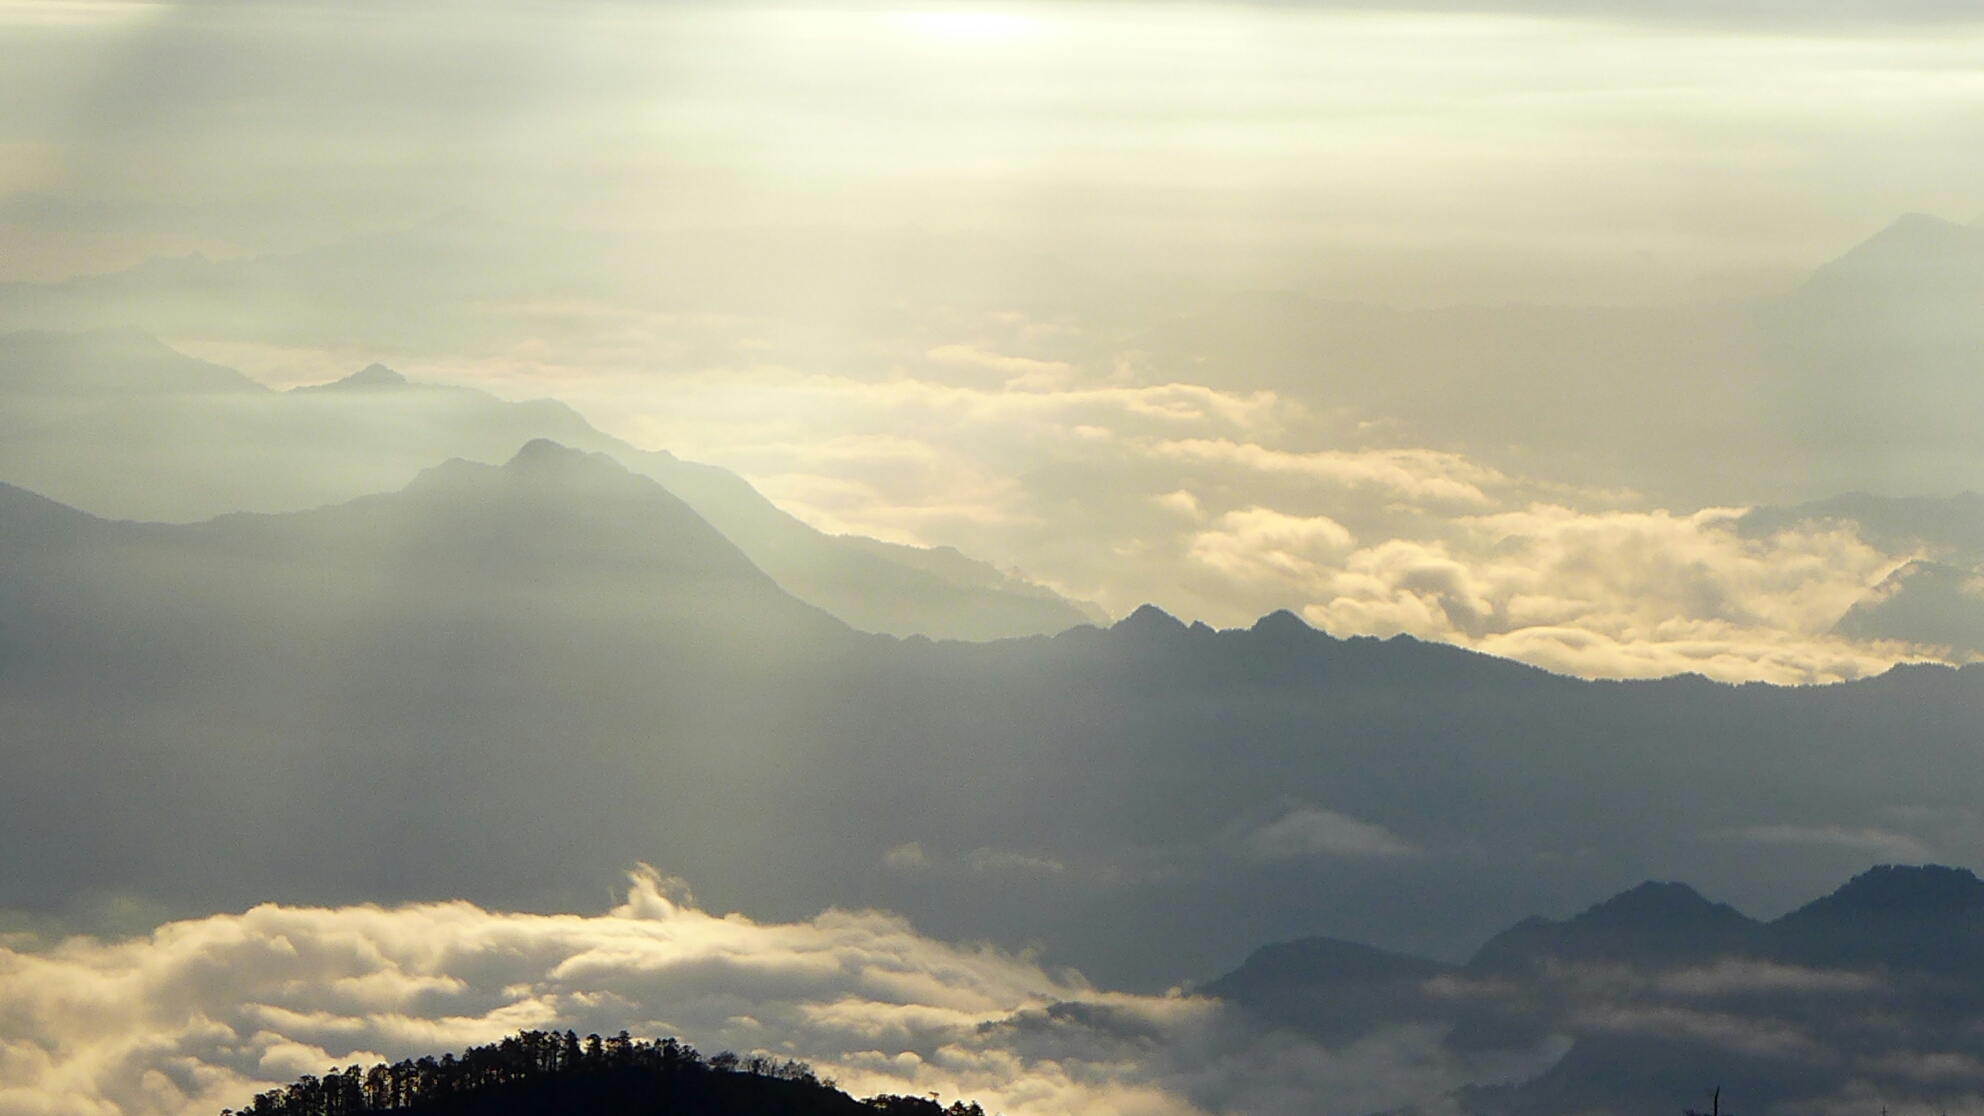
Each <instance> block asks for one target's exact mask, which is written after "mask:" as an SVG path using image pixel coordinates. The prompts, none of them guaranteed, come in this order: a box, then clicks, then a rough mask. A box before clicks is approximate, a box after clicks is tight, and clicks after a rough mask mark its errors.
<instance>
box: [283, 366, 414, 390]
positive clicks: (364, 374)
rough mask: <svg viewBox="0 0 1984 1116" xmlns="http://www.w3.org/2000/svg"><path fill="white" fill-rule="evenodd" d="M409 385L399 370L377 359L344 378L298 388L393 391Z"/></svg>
mask: <svg viewBox="0 0 1984 1116" xmlns="http://www.w3.org/2000/svg"><path fill="white" fill-rule="evenodd" d="M408 386H411V385H409V384H408V383H407V379H406V377H405V376H402V375H400V374H399V373H398V372H395V371H393V370H392V369H390V368H388V367H386V366H385V365H383V364H380V363H379V362H377V361H373V362H372V363H371V364H368V365H366V366H365V367H363V368H361V369H359V370H358V371H356V372H353V373H352V374H351V375H349V376H346V377H345V378H344V379H342V380H333V381H331V382H330V383H328V384H308V385H306V386H303V387H299V388H297V389H296V390H297V391H306V392H317V391H391V390H394V389H396V388H403V387H408Z"/></svg>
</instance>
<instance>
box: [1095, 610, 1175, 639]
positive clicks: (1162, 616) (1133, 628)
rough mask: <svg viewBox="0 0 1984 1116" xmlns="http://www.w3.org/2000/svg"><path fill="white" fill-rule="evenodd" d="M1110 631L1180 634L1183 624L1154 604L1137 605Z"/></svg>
mask: <svg viewBox="0 0 1984 1116" xmlns="http://www.w3.org/2000/svg"><path fill="white" fill-rule="evenodd" d="M1111 630H1112V631H1119V632H1132V633H1139V634H1141V633H1144V632H1165V633H1170V632H1182V631H1184V630H1185V622H1184V621H1183V620H1180V619H1178V618H1177V617H1176V616H1173V615H1171V614H1170V613H1168V612H1166V611H1164V610H1163V609H1161V608H1159V607H1157V606H1156V605H1154V604H1146V605H1139V606H1138V607H1137V610H1136V611H1135V612H1132V613H1131V614H1129V615H1128V616H1125V617H1124V618H1122V619H1121V620H1118V621H1116V625H1115V627H1113V628H1112V629H1111Z"/></svg>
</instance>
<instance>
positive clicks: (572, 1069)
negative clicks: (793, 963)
mask: <svg viewBox="0 0 1984 1116" xmlns="http://www.w3.org/2000/svg"><path fill="white" fill-rule="evenodd" d="M605 1073H620V1074H633V1075H638V1076H641V1077H645V1078H651V1079H658V1080H659V1081H661V1082H664V1083H665V1082H668V1081H671V1080H676V1081H681V1080H685V1079H690V1078H696V1079H705V1078H709V1077H712V1076H728V1077H734V1078H745V1079H756V1080H761V1081H783V1082H790V1083H792V1084H794V1085H796V1086H799V1087H802V1088H806V1089H809V1090H818V1091H819V1092H821V1093H823V1094H824V1093H831V1094H833V1096H834V1097H835V1098H836V1099H842V1098H845V1094H841V1093H839V1092H838V1090H837V1089H836V1087H835V1084H834V1082H833V1080H832V1079H831V1078H827V1079H822V1078H821V1077H819V1076H818V1075H816V1074H815V1073H814V1072H813V1067H811V1066H809V1065H807V1064H806V1063H805V1062H800V1061H793V1060H790V1059H787V1060H784V1061H781V1060H778V1059H775V1058H768V1057H765V1056H763V1055H755V1054H754V1055H750V1056H748V1057H740V1056H739V1055H737V1054H734V1053H731V1052H730V1051H727V1050H726V1051H724V1052H722V1053H720V1054H716V1055H713V1056H711V1057H709V1058H707V1059H705V1058H704V1057H703V1056H702V1055H701V1054H700V1053H698V1052H697V1051H696V1048H695V1047H693V1046H690V1045H689V1044H687V1043H685V1042H681V1041H679V1040H677V1039H674V1038H664V1039H636V1038H633V1037H631V1036H630V1035H628V1033H627V1032H626V1031H621V1032H620V1033H619V1034H617V1035H613V1036H611V1037H609V1038H601V1037H600V1036H598V1035H587V1036H586V1037H585V1038H583V1039H581V1038H579V1036H578V1035H577V1034H576V1033H574V1032H572V1031H569V1030H568V1031H566V1032H564V1033H563V1034H560V1033H558V1032H556V1031H522V1032H519V1033H517V1034H514V1035H510V1036H508V1037H506V1038H504V1039H501V1040H500V1041H497V1042H493V1043H490V1044H489V1045H487V1046H471V1047H469V1048H468V1049H467V1050H465V1051H463V1052H462V1054H461V1056H460V1057H457V1056H455V1055H454V1054H443V1055H441V1056H440V1057H439V1058H435V1057H433V1056H431V1055H430V1056H425V1057H420V1058H408V1059H405V1060H402V1061H399V1062H392V1063H387V1062H380V1063H379V1064H377V1065H375V1066H373V1067H372V1068H370V1069H361V1068H360V1067H359V1066H357V1065H351V1066H347V1067H346V1068H344V1069H342V1070H339V1069H335V1068H333V1069H332V1070H331V1071H330V1072H329V1073H326V1074H325V1075H324V1076H323V1077H314V1076H311V1075H308V1074H306V1075H304V1076H303V1077H301V1078H299V1079H297V1080H296V1081H295V1082H294V1083H292V1084H290V1085H287V1086H284V1087H283V1088H280V1089H271V1090H269V1091H268V1092H265V1093H260V1094H257V1095H256V1097H255V1098H254V1099H253V1100H252V1101H250V1102H249V1103H248V1104H247V1105H244V1106H243V1107H242V1108H241V1109H240V1110H239V1111H236V1110H234V1109H222V1110H221V1116H359V1114H362V1113H371V1112H393V1111H399V1110H404V1109H410V1108H416V1107H420V1106H423V1105H426V1104H428V1103H429V1102H434V1101H439V1100H441V1099H443V1098H449V1097H458V1096H463V1095H465V1094H469V1093H473V1092H476V1091H478V1090H483V1089H489V1088H492V1087H496V1086H503V1085H510V1084H514V1083H519V1082H543V1081H550V1080H555V1079H560V1078H567V1077H577V1076H581V1075H597V1074H605ZM842 1103H855V1104H858V1105H860V1106H862V1107H865V1108H866V1109H868V1110H870V1111H873V1112H875V1113H877V1114H878V1116H985V1110H984V1109H982V1108H981V1107H979V1106H978V1105H977V1104H975V1103H970V1102H966V1101H954V1102H952V1103H951V1104H950V1106H948V1107H945V1106H943V1105H940V1104H938V1103H937V1102H936V1101H935V1100H933V1099H931V1098H929V1097H911V1096H900V1095H896V1094H882V1095H880V1096H875V1097H870V1098H868V1099H867V1100H865V1101H859V1102H851V1101H848V1100H846V1099H842Z"/></svg>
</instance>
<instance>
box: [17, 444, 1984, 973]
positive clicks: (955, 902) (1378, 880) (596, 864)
mask: <svg viewBox="0 0 1984 1116" xmlns="http://www.w3.org/2000/svg"><path fill="white" fill-rule="evenodd" d="M1980 724H1984V669H1975V668H1972V669H1964V670H1951V669H1947V668H1942V667H1916V668H1903V669H1897V670H1895V671H1892V672H1890V673H1888V674H1886V675H1883V676H1881V677H1879V678H1874V679H1868V680H1866V681H1862V682H1855V683H1850V684H1845V685H1839V686H1828V687H1813V688H1802V689H1797V688H1779V687H1770V686H1756V685H1753V686H1726V685H1719V684H1715V683H1711V682H1707V681H1705V680H1702V679H1699V678H1673V679H1667V680H1663V681H1657V682H1636V683H1605V682H1586V681H1580V680H1577V679H1573V678H1564V677H1560V676H1555V675H1551V674H1549V673H1546V672H1544V671H1541V670H1536V669H1533V668H1530V667H1526V666H1523V665H1521V664H1517V663H1512V662H1508V661H1505V660H1498V659H1494V658H1491V657H1488V656H1484V655H1478V654H1473V653H1469V652H1466V651H1462V650H1459V649H1456V648H1453V647H1447V646H1441V645H1434V644H1426V643H1420V642H1417V641H1414V640H1411V639H1393V640H1382V641H1381V640H1376V639H1348V640H1339V639H1334V638H1332V637H1330V636H1328V635H1326V634H1324V633H1322V632H1318V631H1315V630H1313V629H1311V628H1309V627H1308V626H1307V625H1305V624H1303V623H1302V622H1301V621H1300V620H1299V619H1297V618H1295V617H1294V616H1291V615H1289V614H1286V613H1280V614H1275V615H1272V616H1269V617H1266V618H1264V619H1263V620H1261V621H1260V622H1259V623H1257V624H1255V625H1254V626H1253V627H1251V628H1248V629H1244V630H1231V631H1214V630H1213V629H1211V628H1208V627H1205V626H1203V625H1198V626H1190V627H1188V626H1187V625H1184V624H1181V623H1179V622H1178V621H1176V620H1174V619H1172V618H1171V617H1169V616H1166V615H1164V614H1163V613H1161V612H1159V611H1157V610H1156V609H1145V610H1142V611H1139V612H1138V613H1137V614H1135V615H1133V616H1131V617H1129V618H1128V619H1126V620H1124V621H1122V622H1121V623H1118V624H1116V625H1115V626H1114V627H1111V628H1109V629H1107V630H1103V629H1097V628H1088V627H1082V628H1076V629H1073V630H1070V631H1068V632H1066V633H1063V634H1061V635H1058V636H1055V637H1052V638H1048V637H1034V638H1029V639H1021V640H1009V641H1002V642H994V643H987V644H966V643H943V642H935V643H933V642H930V641H927V640H920V639H908V640H896V639H889V638H885V637H879V636H873V635H867V634H863V633H861V632H858V631H855V630H853V629H851V628H849V627H848V626H846V625H844V624H841V623H839V622H838V621H836V620H834V619H833V618H832V617H830V616H827V615H826V614H824V613H822V612H821V611H820V610H818V609H815V608H812V607H810V606H808V605H806V604H804V603H802V602H800V601H798V600H795V599H794V598H792V597H791V596H790V595H788V594H786V593H785V592H784V591H783V590H782V589H781V588H780V587H779V586H778V585H777V584H775V583H774V582H773V581H772V580H771V579H770V578H768V577H766V576H765V575H764V574H763V573H762V572H761V571H759V570H758V569H757V568H756V567H755V566H754V564H753V563H751V562H750V561H749V560H748V559H747V557H746V556H745V555H744V554H743V553H742V552H740V551H739V550H738V549H737V548H736V547H734V546H731V545H730V544H729V542H728V541H726V540H725V539H724V538H723V537H722V536H721V535H720V534H719V533H717V532H716V531H714V530H712V529H711V527H710V525H709V524H708V523H707V522H705V521H704V520H703V519H702V518H701V517H699V516H697V515H696V514H695V513H694V511H693V509H690V508H687V507H685V506H684V505H683V504H682V502H680V501H678V500H676V499H674V498H673V497H672V496H670V494H669V493H668V492H666V491H665V490H663V489H662V488H661V487H660V486H658V485H656V484H654V483H653V482H652V481H651V480H649V479H647V478H644V477H641V476H637V475H635V474H633V473H631V472H630V471H628V470H627V469H625V468H622V467H621V466H619V465H617V464H615V463H613V462H611V461H609V460H606V459H604V458H601V457H599V456H596V455H587V454H581V453H578V452H576V451H569V450H561V449H558V448H556V447H552V446H549V445H536V446H533V447H532V448H531V450H530V451H529V452H527V453H524V454H520V455H519V456H518V457H517V459H515V460H513V461H511V462H510V463H509V464H507V465H504V466H478V465H471V464H467V463H460V464H454V465H450V466H447V467H445V468H442V469H437V470H435V471H433V472H431V473H429V474H427V475H425V476H424V477H422V478H421V479H420V480H419V481H417V482H416V483H414V484H412V485H410V486H409V487H407V488H406V489H404V490H403V491H400V492H396V493H390V494H386V495H381V496H376V497H367V498H364V499H360V500H356V501H353V502H350V503H347V504H344V505H339V506H336V507H331V508H326V509H320V510H317V511H312V512H300V513H289V514H283V515H237V516H225V517H222V518H220V519H216V520H212V521H209V522H206V523H198V524H188V525H163V524H143V523H118V522H110V521H105V520H101V519H97V518H93V517H91V516H87V515H83V514H81V513H79V512H76V511H74V510H73V509H69V508H65V507H63V506H61V505H59V504H55V503H52V502H50V501H47V500H43V499H40V498H39V497H35V496H33V495H31V494H28V493H25V492H21V491H20V490H17V489H0V909H5V908H15V909H26V910H31V911H36V912H53V913H55V914H63V913H70V914H74V913H76V912H79V911H81V912H87V911H89V910H92V909H98V908H106V907H107V908H110V909H118V910H128V909H131V908H132V905H133V901H135V902H136V903H137V904H138V906H139V909H146V908H145V904H153V905H163V910H164V911H165V912H166V913H186V914H201V913H206V912H209V911H212V910H215V909H224V908H232V907H242V906H248V905H252V904H254V903H258V902H265V901H272V900H273V901H283V902H301V903H344V902H364V901H371V902H389V903H390V902H395V901H400V900H407V899H436V898H463V899H468V900H472V901H475V902H478V903H483V904H488V905H492V906H500V907H505V908H519V907H521V908H529V909H540V910H542V909H554V910H567V911H570V910H596V909H600V908H603V907H605V906H607V905H609V904H610V903H611V902H612V901H613V896H614V895H615V893H616V892H617V891H618V889H619V886H620V882H621V879H622V873H624V872H625V871H626V870H627V869H628V868H630V867H632V866H633V865H635V864H636V863H637V862H641V861H645V862H648V863H651V864H653V865H655V866H657V867H658V868H660V869H661V870H663V871H665V872H669V873H672V874H676V875H680V876H682V877H684V878H685V879H687V880H688V881H689V882H690V883H691V884H692V885H693V886H694V887H695V889H696V892H697V894H698V895H699V896H700V897H701V899H702V900H703V901H704V903H705V904H706V905H708V906H710V907H713V908H715V909H718V910H722V911H730V910H737V911H743V912H745V913H748V914H751V915H755V916H758V917H763V918H780V919H785V918H803V917H811V916H812V915H815V914H817V913H818V912H819V911H820V910H821V909H822V908H824V907H827V906H831V905H840V906H852V907H864V906H876V907H882V908H886V909H889V910H894V911H898V912H901V913H903V914H905V915H907V916H909V917H910V918H911V919H912V920H913V921H914V922H915V924H916V926H917V927H918V929H919V930H922V931H924V932H926V933H929V934H932V935H935V936H938V937H943V938H953V939H955V938H973V939H978V938H990V939H991V940H993V941H995V942H999V943H1001V944H1004V945H1008V946H1011V947H1013V948H1022V947H1026V946H1029V945H1033V944H1038V945H1041V946H1043V947H1044V948H1045V949H1046V951H1047V956H1048V957H1050V958H1052V959H1053V961H1054V962H1056V963H1068V964H1073V965H1075V966H1077V967H1079V968H1081V969H1082V970H1083V971H1084V972H1085V973H1087V974H1088V975H1089V976H1090V977H1092V978H1093V979H1096V980H1098V981H1101V982H1104V983H1106V984H1110V985H1130V986H1133V987H1141V988H1150V987H1155V988H1159V989H1161V988H1163V987H1165V986H1167V985H1169V984H1172V983H1175V982H1177V981H1179V980H1181V979H1190V978H1194V977H1201V976H1205V975H1209V974H1212V973H1217V972H1220V971H1222V970H1224V969H1227V968H1230V967H1231V966H1232V965H1234V964H1236V963H1237V962H1238V961H1239V960H1240V959H1241V958H1242V957H1244V956H1245V954H1246V952H1247V951H1248V950H1250V949H1252V948H1254V947H1255V946H1257V945H1259V944H1260V943H1261V942H1263V941H1275V940H1286V939H1290V938H1296V937H1303V936H1312V935H1317V934H1327V935H1331V936H1335V937H1344V938H1356V939H1361V940H1365V941H1370V942H1374V943H1377V944H1379V945H1382V946H1384V947H1386V948H1390V949H1402V950H1408V951H1413V952H1420V953H1425V954H1427V955H1430V956H1436V957H1448V958H1452V957H1456V956H1459V955H1461V954H1462V953H1464V952H1465V951H1466V950H1467V949H1470V948H1472V947H1473V946H1474V945H1475V944H1477V943H1479V942H1480V941H1481V940H1483V939H1484V938H1485V937H1486V936H1487V935H1488V934H1490V933H1492V932H1494V931H1495V930H1496V929H1499V928H1500V927H1503V926H1506V925H1508V924H1509V923H1510V922H1513V921H1514V920H1515V919H1517V918H1519V917H1521V916H1522V915H1524V914H1527V913H1530V912H1533V911H1538V910H1542V911H1566V910H1572V909H1576V908H1577V907H1579V906H1582V905H1584V904H1588V903H1590V902H1591V901H1592V900H1593V899H1594V898H1596V897H1598V896H1601V895H1605V894H1609V893H1611V892H1613V891H1616V890H1618V889H1619V888H1620V887H1622V886H1624V885H1626V884H1628V883H1630V882H1632V881H1634V880H1639V879H1645V878H1647V877H1649V876H1653V877H1661V878H1674V877H1682V876H1686V877H1688V878H1692V879H1695V880H1699V881H1702V883H1703V885H1704V886H1706V887H1710V888H1713V889H1714V890H1715V891H1716V892H1717V893H1719V894H1722V895H1727V896H1729V897H1730V898H1731V899H1732V900H1734V901H1735V902H1737V903H1739V904H1741V905H1742V906H1744V907H1746V908H1748V909H1752V910H1757V909H1764V910H1772V909H1783V908H1786V907H1788V906H1790V905H1791V904H1792V903H1793V902H1794V901H1796V900H1797V899H1799V898H1801V897H1803V896H1805V895H1810V894H1812V893H1814V892H1816V891H1819V890H1821V889H1822V888H1823V887H1824V886H1828V885H1830V884H1831V883H1832V882H1833V881H1836V880H1838V879H1839V878H1842V877H1843V876H1846V875H1849V874H1851V873H1853V872H1855V871H1859V870H1861V869H1863V868H1865V867H1867V866H1868V865H1869V864H1871V863H1875V862H1878V861H1883V860H1894V859H1897V858H1903V857H1906V858H1908V859H1931V858H1934V859H1942V860H1950V861H1959V862H1961V861H1965V860H1972V859H1984V823H1980V814H1979V810H1978V806H1977V804H1976V801H1975V794H1974V788H1975V787H1977V786H1979V785H1984V748H1980V747H1979V746H1978V745H1979V729H1978V726H1979V725H1980ZM153 909H157V908H156V907H154V908H153Z"/></svg>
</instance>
